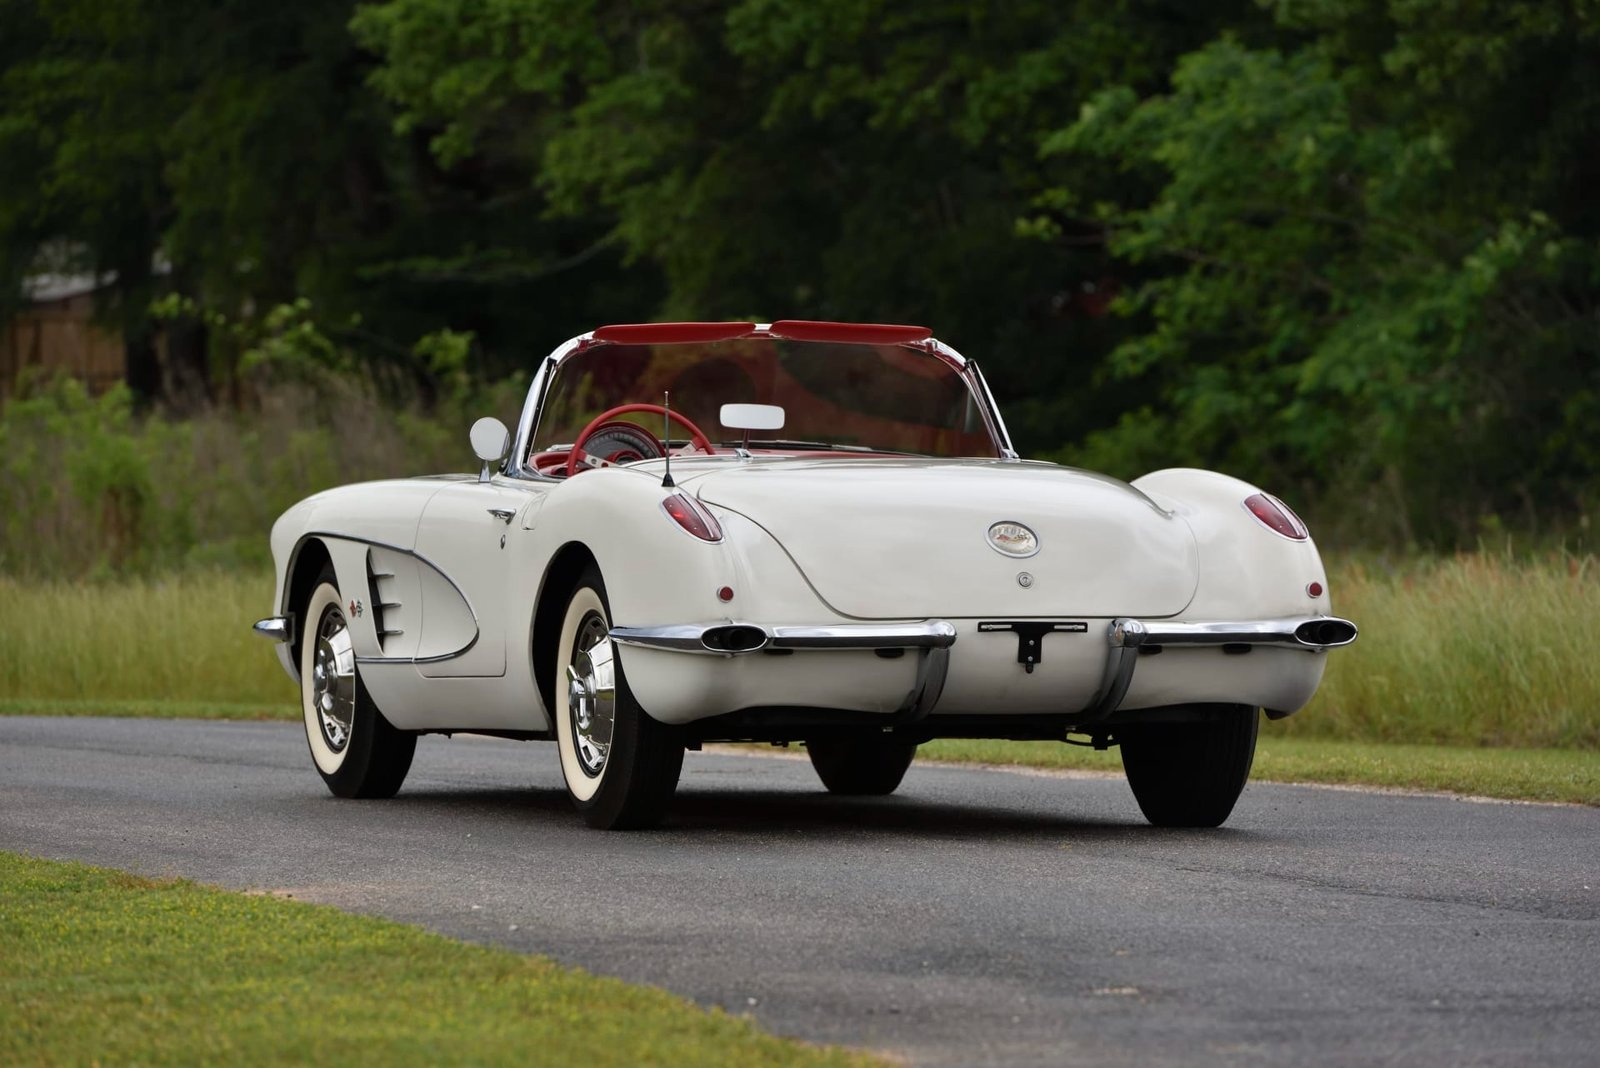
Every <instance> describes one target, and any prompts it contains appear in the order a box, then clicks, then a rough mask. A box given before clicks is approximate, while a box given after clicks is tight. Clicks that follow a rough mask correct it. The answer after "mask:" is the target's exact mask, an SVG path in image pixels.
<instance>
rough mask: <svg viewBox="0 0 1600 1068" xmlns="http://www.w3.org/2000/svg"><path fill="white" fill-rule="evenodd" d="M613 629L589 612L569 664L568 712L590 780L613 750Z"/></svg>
mask: <svg viewBox="0 0 1600 1068" xmlns="http://www.w3.org/2000/svg"><path fill="white" fill-rule="evenodd" d="M609 631H610V628H609V627H607V626H606V621H605V619H604V618H602V617H601V616H600V615H599V613H597V612H590V613H589V614H588V615H587V616H585V617H584V620H583V622H582V623H581V624H580V625H579V627H578V637H577V641H575V642H574V643H573V649H572V655H571V659H570V661H569V662H568V664H567V715H568V716H569V717H570V719H571V722H572V748H573V750H574V751H575V752H576V754H577V757H578V766H579V767H580V768H582V769H583V773H584V774H585V775H587V776H589V778H591V779H595V778H599V777H600V773H601V772H603V771H605V768H606V757H607V756H609V755H610V753H611V731H612V727H613V724H614V723H615V720H616V709H617V670H616V660H615V657H616V650H615V648H614V647H613V646H612V644H611V638H610V633H609Z"/></svg>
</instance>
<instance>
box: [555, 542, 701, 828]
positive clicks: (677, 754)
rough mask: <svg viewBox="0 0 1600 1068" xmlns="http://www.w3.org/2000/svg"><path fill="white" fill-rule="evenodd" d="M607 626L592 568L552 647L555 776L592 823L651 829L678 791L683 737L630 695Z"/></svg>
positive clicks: (603, 591)
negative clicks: (558, 760)
mask: <svg viewBox="0 0 1600 1068" xmlns="http://www.w3.org/2000/svg"><path fill="white" fill-rule="evenodd" d="M610 630H611V611H610V608H609V606H608V604H607V602H606V589H605V583H604V582H603V581H601V578H600V572H599V571H598V570H597V569H595V568H593V567H591V568H589V569H587V570H586V571H585V572H584V574H583V576H582V577H581V578H580V579H579V580H578V586H577V589H575V590H574V591H573V592H572V595H571V597H570V598H569V599H568V601H567V608H566V611H565V613H563V615H562V619H561V632H560V636H559V639H558V643H557V646H556V664H555V668H556V670H555V673H554V683H553V687H554V688H553V692H552V693H551V695H550V696H551V701H550V708H551V710H552V711H553V714H554V717H555V721H556V748H557V750H558V751H559V752H560V754H561V776H562V778H563V779H564V780H565V782H566V784H567V796H568V797H570V798H571V799H572V804H573V806H574V807H575V808H577V810H578V811H579V813H581V814H582V815H583V818H584V820H585V821H586V822H587V823H588V824H589V825H590V826H591V827H600V828H604V829H613V830H622V829H625V828H638V827H652V826H655V825H656V824H658V823H660V822H661V820H662V818H663V817H664V816H665V815H666V812H667V806H668V805H669V804H670V803H671V800H672V794H673V791H674V790H676V789H677V785H678V775H679V773H680V771H681V770H682V768H683V739H682V736H681V734H680V733H679V731H678V730H676V729H675V728H672V727H668V726H667V725H665V724H663V723H658V722H657V721H656V720H654V719H651V718H650V716H649V715H648V714H647V713H646V712H645V711H644V710H643V709H642V708H640V707H639V705H638V702H636V701H635V700H634V699H633V694H632V692H631V691H630V690H629V689H628V681H627V678H626V677H625V676H624V675H623V673H622V662H621V659H620V657H618V655H617V649H616V646H615V644H614V643H613V642H612V641H611V638H610Z"/></svg>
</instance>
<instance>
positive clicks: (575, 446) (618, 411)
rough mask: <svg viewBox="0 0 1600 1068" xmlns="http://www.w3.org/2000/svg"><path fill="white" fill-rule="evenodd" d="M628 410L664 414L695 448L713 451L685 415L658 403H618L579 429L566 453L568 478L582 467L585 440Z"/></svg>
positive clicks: (708, 440)
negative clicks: (686, 435) (679, 427)
mask: <svg viewBox="0 0 1600 1068" xmlns="http://www.w3.org/2000/svg"><path fill="white" fill-rule="evenodd" d="M629 412H654V413H655V414H656V415H665V416H667V417H668V418H670V419H672V420H674V421H675V422H677V423H678V424H679V425H680V426H682V427H683V429H685V430H687V431H688V432H689V440H690V442H692V443H693V444H694V447H695V448H697V449H699V450H700V451H701V452H708V453H709V452H712V451H714V450H713V448H712V445H711V439H710V438H708V437H706V434H705V431H703V430H701V429H700V428H699V427H697V426H695V425H694V423H692V422H690V421H689V419H688V417H686V416H683V415H680V414H678V413H677V412H674V411H671V410H670V409H667V408H663V407H662V406H661V405H659V404H619V405H617V406H616V407H615V408H607V409H606V410H605V411H603V412H601V413H600V414H599V415H597V416H595V417H594V418H593V419H591V420H590V421H589V425H588V426H586V427H584V428H583V429H582V430H581V431H579V433H578V438H577V440H576V441H574V442H573V443H572V450H571V451H570V452H568V453H567V477H569V478H570V477H571V476H572V475H574V474H576V473H577V472H578V471H580V470H582V468H581V467H579V464H581V463H582V462H583V460H584V458H585V456H586V455H587V454H586V453H585V452H584V451H583V446H584V443H585V442H587V441H588V440H589V439H590V438H591V437H593V436H594V432H595V431H597V430H599V429H600V428H601V426H603V425H604V424H605V423H607V422H609V421H610V420H612V419H614V418H616V417H617V416H619V415H627V414H628V413H629ZM661 447H662V448H663V449H666V448H667V447H668V446H667V443H666V442H665V441H663V442H662V443H661Z"/></svg>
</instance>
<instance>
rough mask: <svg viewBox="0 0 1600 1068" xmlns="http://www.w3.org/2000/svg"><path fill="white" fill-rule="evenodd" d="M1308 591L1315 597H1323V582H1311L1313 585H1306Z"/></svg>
mask: <svg viewBox="0 0 1600 1068" xmlns="http://www.w3.org/2000/svg"><path fill="white" fill-rule="evenodd" d="M1306 592H1307V593H1309V594H1310V595H1311V596H1313V597H1321V596H1322V583H1320V582H1313V583H1311V585H1309V586H1307V587H1306Z"/></svg>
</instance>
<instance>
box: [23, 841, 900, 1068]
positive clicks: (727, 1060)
mask: <svg viewBox="0 0 1600 1068" xmlns="http://www.w3.org/2000/svg"><path fill="white" fill-rule="evenodd" d="M0 961H4V962H5V967H4V968H0V1018H3V1019H4V1020H5V1024H6V1025H5V1026H4V1027H0V1064H6V1065H17V1066H21V1065H44V1064H313V1063H315V1064H384V1065H434V1064H518V1065H522V1064H529V1063H542V1064H585V1065H637V1064H663V1065H684V1064H695V1065H728V1066H734V1065H796V1066H799V1065H840V1066H843V1065H861V1066H865V1065H871V1064H882V1063H883V1062H882V1061H878V1060H876V1059H874V1058H871V1057H867V1056H865V1055H862V1054H857V1053H851V1052H847V1051H843V1050H838V1049H823V1048H818V1047H813V1046H807V1045H804V1044H802V1043H799V1042H793V1041H789V1040H785V1039H779V1038H775V1037H773V1036H771V1035H767V1034H764V1033H763V1032H762V1031H760V1030H759V1029H758V1028H757V1027H756V1026H755V1025H754V1024H753V1023H752V1022H751V1021H749V1020H747V1019H743V1018H740V1017H734V1016H729V1015H727V1014H725V1013H723V1012H720V1011H710V1012H707V1011H703V1010H701V1009H698V1008H696V1007H695V1006H693V1005H691V1004H689V1003H688V1002H685V1001H682V1000H680V999H678V998H676V997H673V996H672V995H670V994H667V993H666V992H664V991H661V990H657V989H654V988H649V987H639V986H632V985H629V984H627V983H623V982H621V981H618V980H615V979H603V978H598V977H596V976H593V975H589V974H587V973H585V972H582V971H578V970H575V969H570V968H563V967H560V966H558V965H556V964H554V963H553V962H551V961H549V960H546V959H544V958H541V957H531V956H524V955H522V954H518V953H512V952H508V951H505V950H497V949H487V948H484V947H481V946H472V945H466V944H463V943H460V942H454V941H451V940H450V939H447V938H443V937H440V936H438V935H432V934H428V933H426V932H424V931H421V930H418V929H416V928H412V927H406V926H403V925H401V924H397V923H390V922H388V921H385V920H378V919H372V918H370V917H365V916H353V915H350V914H348V913H343V912H339V911H337V910H335V909H332V908H325V907H321V906H314V905H303V904H299V903H296V902H290V901H284V900H280V899H278V898H274V897H270V896H257V895H245V894H236V893H228V892H225V891H221V890H215V889H211V888H208V887H203V886H196V885H194V884H192V883H188V882H183V881H177V880H170V881H169V880H150V879H145V878H140V877H138V876H133V875H128V874H124V873H121V872H115V871H107V870H104V869H100V868H90V867H86V866H84V865H81V864H63V863H58V862H55V861H45V860H37V859H33V858H29V857H22V856H17V855H16V854H9V853H0Z"/></svg>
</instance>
